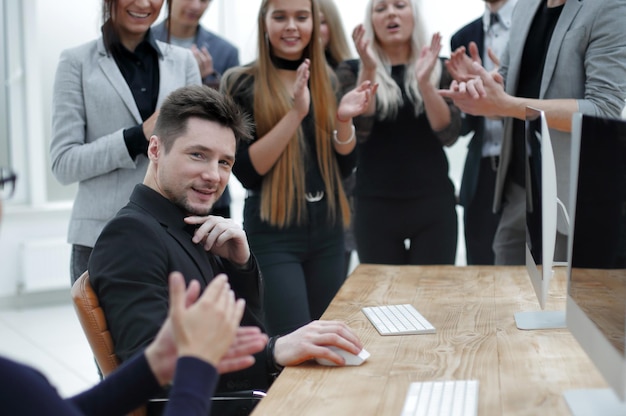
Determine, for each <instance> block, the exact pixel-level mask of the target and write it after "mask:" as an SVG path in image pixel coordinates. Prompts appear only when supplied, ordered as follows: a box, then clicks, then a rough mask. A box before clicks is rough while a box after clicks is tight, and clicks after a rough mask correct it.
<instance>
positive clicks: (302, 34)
mask: <svg viewBox="0 0 626 416" xmlns="http://www.w3.org/2000/svg"><path fill="white" fill-rule="evenodd" d="M318 21H319V11H318V8H317V3H316V2H314V1H311V0H264V1H263V2H262V4H261V8H260V11H259V18H258V33H259V42H258V50H259V53H258V59H257V60H256V61H255V62H253V63H251V64H250V65H247V66H244V67H239V68H234V69H232V70H230V71H228V72H227V73H226V74H225V75H224V77H223V79H222V85H221V88H222V90H223V91H224V92H225V93H227V94H229V95H231V96H232V97H233V98H234V99H235V101H236V102H237V103H238V104H239V105H241V106H242V107H243V108H244V109H245V111H246V112H248V113H249V114H250V115H251V116H252V117H253V119H254V124H255V129H256V131H255V139H254V140H253V141H252V142H251V143H245V144H244V143H241V144H240V147H239V149H238V150H237V163H236V164H235V165H234V168H233V172H234V173H235V175H236V176H237V178H238V179H239V180H240V181H241V183H242V184H243V186H244V187H245V188H246V189H247V190H248V197H247V198H246V202H245V207H244V228H245V229H246V233H247V235H248V239H249V242H250V246H251V249H252V251H253V252H254V254H255V256H256V258H257V260H258V262H259V265H260V268H261V272H262V273H263V276H264V281H265V312H266V328H267V331H268V334H270V335H280V334H284V333H286V332H290V331H293V330H294V329H296V328H298V327H300V326H302V325H304V324H306V323H308V322H310V321H311V320H312V319H318V318H319V317H320V316H321V314H322V312H323V311H324V310H325V309H326V307H327V306H328V304H329V303H330V301H331V299H332V298H333V296H334V295H335V293H336V292H337V290H338V289H339V287H340V286H341V284H342V282H343V281H344V278H345V274H344V256H343V254H344V248H343V228H344V224H348V221H349V214H350V213H349V207H348V203H347V200H346V197H345V194H344V192H343V189H342V186H341V177H342V176H345V175H346V174H347V173H349V172H350V171H351V170H352V168H353V166H354V159H353V157H352V156H351V153H352V152H353V150H354V146H355V140H354V127H353V125H352V117H353V116H357V115H359V114H361V113H362V112H363V111H364V110H365V108H366V107H367V106H368V100H369V97H370V96H371V95H372V93H373V92H374V90H373V89H372V87H371V85H370V83H369V82H366V83H364V84H363V85H361V86H360V87H359V88H357V89H355V90H354V91H353V92H350V93H348V94H346V95H345V96H344V98H343V99H342V101H341V103H340V104H339V105H337V100H336V97H335V93H334V91H333V88H332V84H331V77H330V76H331V70H330V68H329V67H328V66H327V65H326V60H325V58H324V55H323V50H322V47H321V44H320V39H319V22H318Z"/></svg>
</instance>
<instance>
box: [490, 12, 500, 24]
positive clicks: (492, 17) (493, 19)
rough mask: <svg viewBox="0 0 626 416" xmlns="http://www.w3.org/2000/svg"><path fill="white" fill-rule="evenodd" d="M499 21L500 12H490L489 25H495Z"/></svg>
mask: <svg viewBox="0 0 626 416" xmlns="http://www.w3.org/2000/svg"><path fill="white" fill-rule="evenodd" d="M499 21H500V18H499V17H498V13H490V14H489V27H492V26H493V25H495V24H496V23H498V22H499Z"/></svg>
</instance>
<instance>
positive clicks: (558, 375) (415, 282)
mask: <svg viewBox="0 0 626 416" xmlns="http://www.w3.org/2000/svg"><path fill="white" fill-rule="evenodd" d="M565 290H566V279H565V270H564V269H560V270H558V271H557V272H556V273H555V278H554V279H552V282H551V285H550V295H549V299H548V303H547V306H546V309H562V308H564V307H565ZM386 303H395V304H397V303H411V304H413V305H414V306H415V307H416V308H417V310H419V311H420V313H422V315H424V317H426V319H428V320H429V321H430V322H431V323H432V324H433V325H434V326H435V328H436V329H437V333H436V334H425V335H402V336H394V337H382V336H380V335H379V334H378V332H377V331H376V329H375V328H374V327H373V326H372V325H371V324H370V322H369V321H368V320H367V318H366V317H365V316H364V315H363V313H362V312H361V308H362V307H363V306H372V305H382V304H386ZM524 310H539V303H538V301H537V298H536V296H535V294H534V292H533V289H532V286H531V283H530V280H529V278H528V275H527V273H526V270H525V268H524V267H495V266H470V267H455V266H382V265H367V264H361V265H359V266H358V267H357V269H356V270H355V271H354V272H353V273H352V274H351V275H350V277H349V278H348V279H347V281H346V283H345V284H344V285H343V287H342V288H341V290H340V291H339V293H338V294H337V296H336V297H335V299H334V300H333V301H332V303H331V305H330V306H329V307H328V309H327V310H326V312H325V313H324V315H323V317H322V318H323V319H337V320H342V321H345V322H346V323H347V324H348V325H349V326H350V327H351V328H352V329H353V330H354V331H355V332H356V334H357V335H358V336H359V337H360V339H361V340H362V342H363V344H364V346H365V348H366V349H367V350H368V351H369V352H370V353H371V357H370V358H369V359H368V360H367V362H365V363H364V364H363V365H361V366H358V367H324V366H320V365H317V364H315V363H314V362H307V363H304V364H301V365H299V366H295V367H289V368H286V369H285V370H284V371H283V372H282V374H281V375H280V376H279V377H278V379H277V380H276V381H275V382H274V384H273V385H272V387H271V388H270V390H269V391H268V395H267V397H265V398H264V399H263V400H261V402H260V403H259V404H258V406H257V407H256V409H255V411H254V413H253V415H255V416H259V415H271V416H278V415H286V416H293V415H298V416H305V415H320V416H322V415H323V416H326V415H341V416H343V415H361V416H363V415H365V416H367V415H372V416H374V415H390V416H394V415H399V414H400V413H401V412H402V406H403V403H404V398H405V396H406V392H407V389H408V387H409V384H410V383H411V382H413V381H425V380H461V379H477V380H479V382H480V391H479V397H478V414H479V415H485V416H487V415H488V416H491V415H506V416H509V415H537V414H545V415H551V416H556V415H569V411H568V409H567V405H566V403H565V401H564V400H563V397H562V393H563V392H564V391H565V390H568V389H577V388H598V387H600V388H606V387H607V384H606V383H605V382H604V380H603V379H602V377H601V376H600V374H599V373H598V371H597V370H596V369H595V367H594V366H593V364H592V363H591V361H590V360H589V358H588V357H587V356H586V355H585V353H584V352H583V350H582V349H581V348H580V346H579V345H578V343H577V342H576V340H575V339H574V338H573V337H572V335H571V334H570V333H569V331H568V330H567V329H556V330H539V331H522V330H519V329H517V328H516V326H515V320H514V317H513V315H514V313H515V312H519V311H524Z"/></svg>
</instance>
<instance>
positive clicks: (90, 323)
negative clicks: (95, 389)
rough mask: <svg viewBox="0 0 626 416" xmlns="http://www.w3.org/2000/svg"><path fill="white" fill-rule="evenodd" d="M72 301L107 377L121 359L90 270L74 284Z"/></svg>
mask: <svg viewBox="0 0 626 416" xmlns="http://www.w3.org/2000/svg"><path fill="white" fill-rule="evenodd" d="M72 301H73V302H74V309H75V310H76V314H77V315H78V320H79V321H80V325H81V326H82V327H83V331H84V332H85V335H86V336H87V341H88V342H89V346H90V347H91V351H92V352H93V355H94V357H95V358H96V362H97V363H98V367H100V371H102V375H103V376H105V377H106V376H108V375H109V374H110V373H111V372H112V371H113V370H115V369H116V368H117V367H118V366H119V365H120V360H119V359H118V358H117V356H116V355H115V350H114V348H113V338H111V333H110V332H109V328H108V327H107V321H106V318H105V317H104V311H103V310H102V307H101V306H100V302H99V301H98V296H97V295H96V292H94V290H93V288H92V287H91V284H90V283H89V273H88V272H85V273H83V274H82V275H81V276H80V277H79V278H78V280H76V282H75V283H74V285H73V286H72Z"/></svg>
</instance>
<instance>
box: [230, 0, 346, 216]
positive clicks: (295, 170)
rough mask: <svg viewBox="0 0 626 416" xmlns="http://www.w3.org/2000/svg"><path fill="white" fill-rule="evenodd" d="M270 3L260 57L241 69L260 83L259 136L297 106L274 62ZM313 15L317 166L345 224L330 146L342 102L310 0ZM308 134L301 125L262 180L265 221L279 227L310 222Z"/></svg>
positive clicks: (333, 211) (307, 54)
mask: <svg viewBox="0 0 626 416" xmlns="http://www.w3.org/2000/svg"><path fill="white" fill-rule="evenodd" d="M271 1H272V0H263V2H262V4H261V8H260V10H259V15H258V34H259V35H258V51H259V54H258V59H257V60H256V61H255V62H254V63H253V64H252V65H251V66H250V67H249V68H248V69H242V72H244V73H249V74H251V75H252V76H253V77H254V80H255V82H254V122H255V125H256V132H257V136H258V137H262V136H264V135H265V134H267V133H268V132H269V131H270V130H272V129H273V128H274V126H276V124H278V122H279V121H280V120H281V119H282V118H283V117H284V116H285V114H287V112H288V111H289V110H290V109H291V108H293V103H292V97H291V94H290V91H288V89H287V88H286V87H285V86H284V84H283V83H282V82H281V80H280V77H279V74H278V70H277V69H276V67H275V66H274V64H273V63H272V47H271V45H270V43H269V40H268V38H267V37H266V35H265V33H266V31H267V30H266V26H265V17H266V14H267V10H268V6H269V3H270V2H271ZM311 12H312V13H311V17H312V19H313V32H312V34H311V41H310V42H309V44H308V45H307V46H306V48H305V49H304V51H303V56H302V57H303V58H309V59H310V60H311V67H310V73H311V76H310V78H309V89H310V92H311V106H312V111H314V118H315V122H314V125H315V145H316V149H317V163H318V165H319V168H320V172H321V174H322V178H323V180H324V186H325V192H326V201H327V203H328V216H329V219H330V220H331V221H336V220H337V219H338V215H337V212H338V211H339V212H340V213H341V220H342V221H343V224H344V225H345V224H349V221H350V208H349V205H348V201H347V199H346V196H345V193H344V192H343V188H342V186H341V175H340V171H339V167H338V164H337V160H336V158H335V153H334V148H333V145H332V142H331V134H332V131H333V129H334V128H335V114H336V112H337V99H336V96H335V94H334V92H333V88H332V85H331V81H330V69H329V67H328V66H327V65H326V58H325V57H324V53H323V50H322V46H321V42H320V40H319V10H318V6H317V2H316V1H315V0H311ZM227 83H228V81H227ZM303 134H304V133H303V131H302V127H301V126H300V127H298V130H297V132H296V134H295V137H292V138H291V140H290V141H289V144H288V145H287V147H286V148H285V150H284V151H283V153H282V154H281V156H280V157H279V158H278V160H277V161H276V163H275V164H274V166H273V167H272V169H271V170H270V171H269V172H268V173H267V174H266V175H265V176H264V178H263V184H262V196H261V219H263V220H264V221H267V222H269V223H270V224H272V225H275V226H278V227H279V228H284V227H287V226H290V225H293V224H298V225H301V224H304V223H306V218H307V216H306V212H307V211H306V208H307V207H306V199H305V193H306V189H305V172H304V169H303V163H302V161H303V158H304V153H305V151H306V147H305V139H304V137H303ZM335 195H337V196H338V197H337V198H336V197H335Z"/></svg>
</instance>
